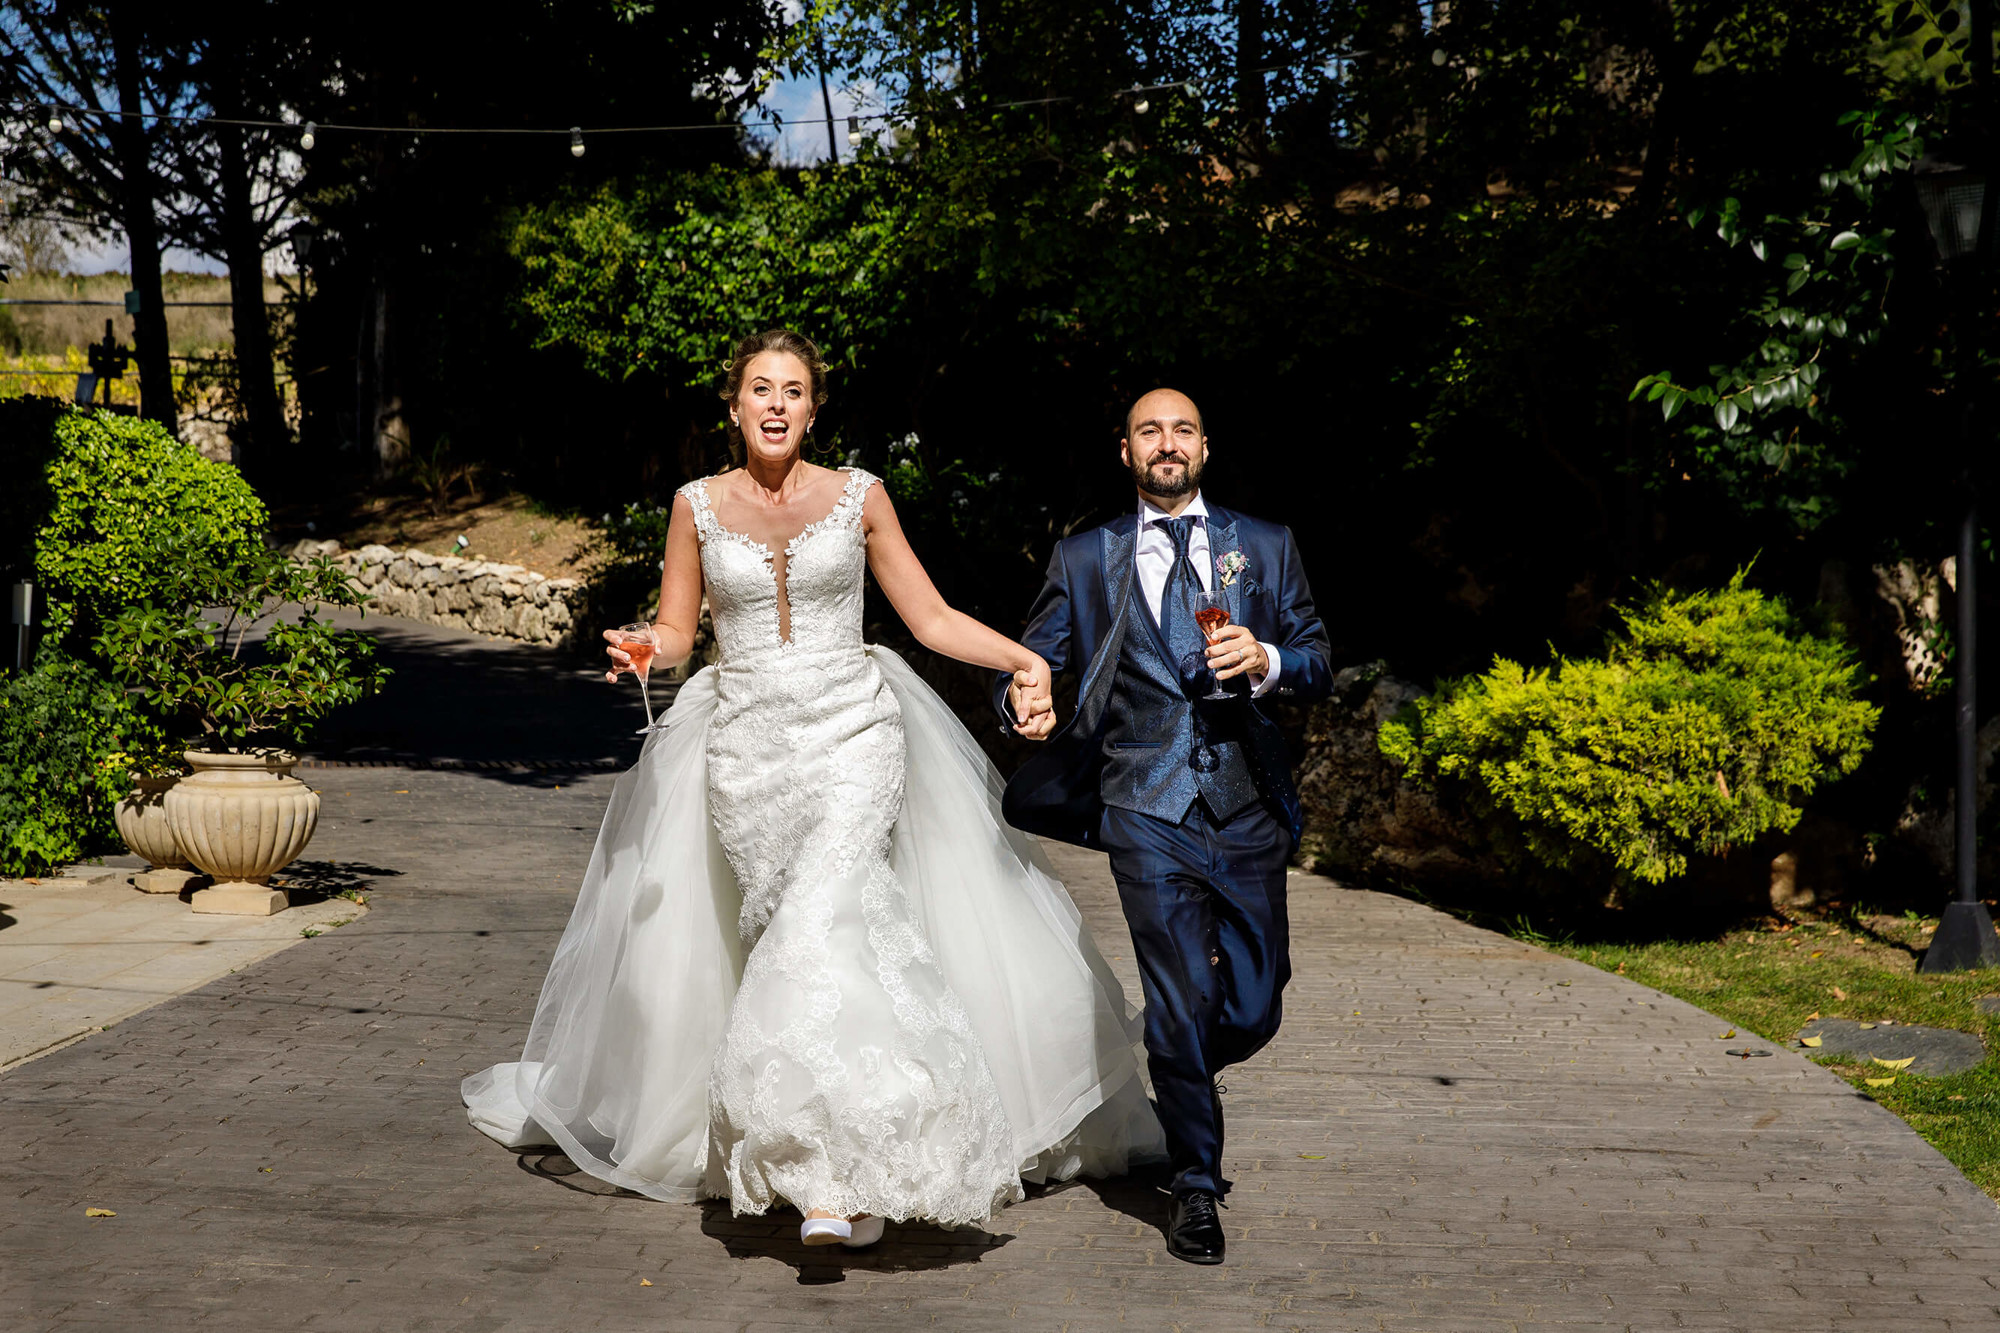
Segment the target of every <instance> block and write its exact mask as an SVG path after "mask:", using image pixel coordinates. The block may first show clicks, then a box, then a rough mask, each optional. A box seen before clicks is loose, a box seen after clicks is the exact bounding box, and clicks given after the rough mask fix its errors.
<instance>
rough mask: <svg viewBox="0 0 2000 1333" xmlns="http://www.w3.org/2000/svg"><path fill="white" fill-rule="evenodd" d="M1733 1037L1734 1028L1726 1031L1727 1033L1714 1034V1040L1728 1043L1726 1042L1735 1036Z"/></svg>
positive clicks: (1734, 1033)
mask: <svg viewBox="0 0 2000 1333" xmlns="http://www.w3.org/2000/svg"><path fill="white" fill-rule="evenodd" d="M1735 1035H1736V1029H1735V1028H1731V1029H1729V1031H1727V1032H1718V1033H1716V1034H1715V1039H1716V1040H1717V1041H1728V1040H1729V1039H1730V1038H1731V1037H1733V1036H1735Z"/></svg>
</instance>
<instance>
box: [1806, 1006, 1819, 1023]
mask: <svg viewBox="0 0 2000 1333" xmlns="http://www.w3.org/2000/svg"><path fill="white" fill-rule="evenodd" d="M1818 1017H1819V1010H1817V1009H1815V1010H1813V1011H1812V1012H1811V1013H1809V1014H1807V1015H1806V1022H1808V1023H1810V1022H1812V1021H1813V1020H1814V1019H1815V1018H1818Z"/></svg>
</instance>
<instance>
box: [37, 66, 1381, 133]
mask: <svg viewBox="0 0 2000 1333" xmlns="http://www.w3.org/2000/svg"><path fill="white" fill-rule="evenodd" d="M1365 54H1367V53H1366V52H1341V53H1339V54H1338V55H1337V56H1333V57H1329V59H1351V58H1353V57H1354V56H1356V55H1365ZM1298 63H1301V62H1294V63H1293V64H1284V65H1267V66H1265V67H1264V68H1262V69H1257V70H1251V71H1249V72H1250V73H1252V74H1271V73H1275V72H1276V71H1279V70H1285V69H1293V68H1296V67H1297V64H1298ZM1200 91H1201V85H1200V83H1199V81H1197V80H1194V79H1174V80H1171V81H1169V82H1165V83H1148V84H1139V85H1135V86H1133V87H1130V88H1120V89H1115V90H1113V91H1112V92H1110V93H1108V94H1106V96H1108V97H1111V98H1117V97H1130V98H1134V99H1136V100H1135V101H1134V103H1133V109H1134V110H1135V111H1138V112H1140V113H1141V114H1144V111H1145V109H1146V99H1145V94H1147V93H1164V92H1181V93H1186V94H1187V95H1189V96H1191V97H1192V96H1198V95H1199V94H1200ZM1086 100H1092V99H1087V98H1084V97H1079V96H1076V95H1074V94H1070V95H1065V96H1056V97H1026V98H1016V99H1012V100H1009V101H1005V102H989V103H986V104H984V105H983V106H967V107H953V108H947V109H943V110H929V111H921V110H920V111H901V112H896V111H863V112H858V113H852V114H849V115H846V116H844V117H843V116H801V117H799V118H797V119H795V120H786V119H784V118H782V117H775V116H774V117H766V118H764V119H761V120H718V121H706V122H700V123H696V124H690V125H608V126H604V127H602V128H596V129H591V128H587V127H583V126H567V127H559V126H553V125H550V126H528V125H488V126H469V125H358V124H345V123H341V122H335V121H305V122H299V121H286V120H251V119H244V118H241V117H234V116H193V115H175V114H173V113H171V112H165V111H110V110H106V109H104V108H102V107H93V106H78V105H71V104H68V103H63V102H18V101H13V102H7V103H4V105H6V106H9V107H11V108H13V109H15V110H20V109H23V108H30V109H33V110H37V111H39V112H40V113H41V115H42V118H43V120H44V121H45V122H46V123H47V124H48V125H49V126H50V129H51V132H52V133H61V132H63V130H65V129H69V128H71V127H69V126H65V125H63V122H62V121H61V119H60V115H61V114H62V113H68V114H69V115H71V116H72V117H75V118H78V119H81V118H83V117H96V118H98V119H100V120H125V119H136V120H140V121H152V122H154V123H156V124H157V123H160V122H163V121H164V122H168V123H172V124H181V125H217V126H225V127H228V128H232V129H252V130H289V131H303V133H304V137H305V139H306V140H307V142H304V143H302V144H301V147H304V148H307V149H311V148H312V147H313V143H312V142H311V140H314V139H316V138H317V136H318V135H320V134H322V133H326V132H328V131H338V132H340V133H343V134H410V135H425V134H491V135H530V136H543V137H547V136H556V137H567V138H568V139H569V141H570V146H571V151H572V152H575V150H576V147H577V146H578V145H579V144H580V142H581V136H583V135H585V134H683V133H700V132H702V131H713V130H729V131H735V130H743V129H778V130H782V129H783V128H785V126H787V125H837V124H838V123H839V122H840V121H841V120H842V119H845V120H846V121H847V124H848V129H849V141H850V142H852V141H853V137H854V135H853V131H854V130H855V129H856V128H858V126H857V122H859V121H864V120H868V121H892V120H914V119H917V118H920V117H925V116H929V117H933V118H935V117H940V116H946V115H951V114H954V113H957V112H965V111H978V110H991V111H1008V110H1015V109H1019V108H1024V107H1040V106H1053V105H1057V104H1059V103H1064V102H1082V101H1086ZM576 155H577V156H579V157H581V156H582V154H581V153H577V154H576Z"/></svg>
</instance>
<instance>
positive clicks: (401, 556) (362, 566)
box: [291, 541, 588, 647]
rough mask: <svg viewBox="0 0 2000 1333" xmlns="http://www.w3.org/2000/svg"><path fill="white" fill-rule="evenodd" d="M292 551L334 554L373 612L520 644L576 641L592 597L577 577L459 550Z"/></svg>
mask: <svg viewBox="0 0 2000 1333" xmlns="http://www.w3.org/2000/svg"><path fill="white" fill-rule="evenodd" d="M291 554H292V556H293V557H294V558H295V559H311V558H313V557H315V556H325V557H326V558H328V559H330V560H332V561H333V562H334V563H335V564H336V565H339V566H340V567H341V568H342V569H343V570H345V571H346V572H347V575H348V578H349V579H350V580H352V581H353V583H354V584H355V586H357V587H359V588H361V589H362V590H363V591H365V592H367V593H368V594H369V595H370V596H371V597H372V598H373V599H374V600H373V602H371V603H370V605H369V608H368V609H369V610H371V611H375V612H379V613H380V614H383V615H391V616H402V617H403V618H404V619H406V620H418V621H422V622H423V623H424V624H426V625H445V626H449V627H451V628H453V629H468V630H471V631H472V632H474V633H475V634H486V635H490V636H492V637H494V638H498V639H513V640H516V641H517V642H520V643H534V644H544V645H549V646H554V647H566V646H568V645H569V644H570V642H571V641H572V639H573V637H574V635H575V632H576V626H577V621H578V619H579V617H580V615H581V614H582V612H583V607H584V602H585V600H586V598H587V595H588V594H587V590H586V588H585V586H584V584H583V583H582V582H581V581H580V580H577V579H552V578H549V577H547V576H546V575H542V574H537V573H535V572H534V571H532V570H527V569H523V568H521V566H519V565H503V564H499V563H496V562H494V561H491V560H466V559H462V558H461V557H459V556H455V555H442V556H440V555H431V554H429V553H427V552H424V551H396V550H392V549H390V548H389V547H387V546H364V547H362V548H361V549H360V550H358V551H344V550H342V549H341V548H340V543H338V542H331V541H325V542H314V541H303V542H299V543H297V544H296V545H295V546H293V547H292V549H291Z"/></svg>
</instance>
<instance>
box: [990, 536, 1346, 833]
mask: <svg viewBox="0 0 2000 1333" xmlns="http://www.w3.org/2000/svg"><path fill="white" fill-rule="evenodd" d="M1207 523H1208V532H1209V547H1210V550H1211V551H1213V552H1214V554H1215V556H1216V557H1217V558H1218V559H1219V558H1220V557H1221V556H1223V555H1224V554H1227V553H1228V552H1230V551H1241V552H1242V553H1243V556H1244V558H1245V559H1246V560H1248V562H1249V564H1248V566H1247V567H1246V568H1245V569H1244V571H1243V573H1242V574H1240V575H1238V576H1237V578H1236V580H1235V581H1234V582H1233V583H1232V584H1231V585H1230V586H1229V587H1228V588H1225V589H1224V590H1223V595H1224V596H1225V597H1226V598H1228V600H1229V618H1230V621H1231V622H1232V623H1234V624H1238V625H1245V626H1248V627H1249V629H1250V632H1251V633H1252V634H1254V635H1256V636H1257V638H1258V640H1259V641H1260V642H1263V643H1268V644H1272V645H1275V646H1276V647H1277V649H1278V661H1279V667H1280V670H1279V673H1278V685H1277V688H1276V689H1274V690H1272V691H1271V692H1270V694H1268V695H1266V696H1265V698H1266V699H1282V700H1285V701H1286V702H1291V703H1312V702H1314V701H1315V700H1318V699H1323V698H1325V697H1326V696H1327V694H1328V693H1329V692H1330V691H1331V690H1332V688H1333V665H1332V661H1331V656H1330V649H1329V647H1328V644H1327V637H1326V627H1325V626H1324V625H1322V624H1321V623H1320V618H1319V613H1318V612H1317V611H1316V610H1314V608H1313V598H1312V588H1311V587H1310V586H1309V585H1308V584H1307V582H1306V571H1305V566H1304V564H1303V563H1301V562H1300V560H1299V548H1298V544H1297V543H1296V542H1294V541H1293V540H1292V532H1291V529H1290V528H1287V527H1284V526H1282V525H1280V524H1276V523H1267V522H1265V521H1264V520H1263V519H1259V518H1251V517H1250V516H1249V515H1247V514H1239V513H1236V512H1234V511H1232V510H1228V509H1224V508H1222V507H1221V506H1219V505H1213V504H1211V505H1209V506H1208V519H1207ZM1138 531H1139V516H1138V514H1136V513H1127V514H1123V515H1120V516H1119V517H1117V518H1115V519H1113V520H1111V522H1109V523H1106V524H1105V525H1104V526H1103V527H1101V528H1096V529H1094V530H1092V531H1090V532H1082V533H1077V534H1076V535H1074V536H1071V537H1065V538H1064V539H1063V540H1062V541H1061V542H1059V543H1057V545H1056V552H1055V555H1054V557H1053V558H1052V559H1050V561H1049V573H1048V579H1047V581H1046V582H1045V583H1044V584H1043V585H1042V591H1041V595H1040V596H1039V597H1037V598H1036V599H1035V607H1034V610H1033V612H1032V613H1030V615H1029V617H1028V629H1027V633H1026V634H1024V635H1023V636H1022V642H1023V643H1025V644H1026V645H1027V646H1028V647H1029V648H1031V649H1033V650H1034V651H1035V652H1037V653H1039V654H1041V655H1042V657H1043V658H1044V659H1046V660H1047V662H1048V664H1049V666H1050V668H1051V669H1052V670H1054V671H1056V672H1057V673H1061V672H1064V671H1070V670H1075V669H1078V668H1079V667H1080V668H1081V669H1082V672H1083V680H1082V684H1081V685H1080V686H1079V687H1078V690H1077V703H1076V712H1075V713H1074V714H1073V715H1072V716H1071V717H1070V718H1069V720H1068V721H1067V722H1066V723H1064V724H1063V725H1062V727H1061V728H1060V729H1059V730H1058V731H1057V732H1056V734H1055V735H1053V736H1051V737H1050V738H1049V739H1048V740H1047V741H1046V742H1044V743H1043V747H1042V748H1041V749H1040V750H1039V751H1038V752H1037V753H1036V754H1035V755H1034V756H1033V757H1031V758H1030V759H1029V760H1028V762H1027V763H1026V764H1023V765H1022V766H1021V771H1020V772H1018V773H1016V774H1015V775H1014V777H1013V780H1012V781H1010V782H1008V784H1007V794H1006V797H1005V799H1004V801H1003V803H1002V807H1001V808H1002V810H1003V812H1004V813H1005V815H1006V817H1007V822H1008V823H1010V824H1012V825H1014V827H1016V828H1018V829H1022V830H1024V831H1026V832H1029V833H1035V834H1040V835H1041V836H1043V837H1048V838H1054V839H1056V840H1057V841H1058V842H1073V843H1078V844H1080V845H1082V846H1085V847H1091V846H1094V845H1095V844H1096V842H1097V836H1098V820H1099V817H1100V816H1101V815H1102V814H1103V812H1104V801H1103V798H1102V795H1101V794H1100V791H1099V778H1100V773H1101V770H1102V769H1103V767H1104V717H1105V708H1104V703H1105V700H1106V699H1107V698H1108V697H1109V695H1110V691H1111V686H1112V682H1113V681H1114V680H1115V679H1116V677H1117V674H1118V673H1117V670H1116V667H1117V664H1118V653H1119V651H1120V649H1121V648H1122V647H1123V645H1124V629H1125V625H1126V623H1127V622H1126V606H1127V603H1128V602H1129V600H1130V599H1131V598H1133V597H1137V596H1140V595H1141V594H1140V592H1139V586H1138V581H1137V579H1136V578H1135V577H1134V576H1133V561H1132V554H1133V550H1134V548H1135V546H1136V545H1137V539H1138ZM1012 680H1013V676H1012V675H1010V674H1008V673H1005V672H1002V673H1001V674H1000V675H999V676H998V678H997V679H996V680H995V682H994V686H993V703H994V707H995V709H996V710H998V712H999V714H1000V716H1001V718H1002V720H1003V721H1007V722H1010V723H1011V721H1012V718H1011V716H1010V714H1009V713H1008V710H1007V686H1008V684H1009V683H1011V682H1012ZM1262 704H1263V701H1262V700H1248V699H1244V700H1239V701H1236V702H1233V703H1228V704H1224V705H1222V706H1223V707H1226V708H1232V709H1234V708H1242V709H1247V710H1249V717H1248V719H1247V720H1248V726H1247V727H1246V734H1247V736H1248V739H1249V742H1250V744H1249V749H1250V757H1251V767H1252V770H1253V772H1254V773H1255V775H1256V778H1257V783H1258V787H1259V788H1260V789H1261V790H1262V791H1263V793H1264V795H1265V796H1266V797H1267V798H1269V799H1271V800H1273V801H1276V802H1277V803H1278V805H1279V806H1280V807H1282V809H1283V810H1284V812H1285V817H1286V820H1287V822H1288V823H1289V824H1290V825H1291V830H1292V838H1293V841H1294V842H1296V841H1297V839H1298V836H1299V832H1300V827H1299V799H1298V792H1297V789H1296V788H1295V787H1294V786H1293V785H1292V774H1291V764H1290V761H1289V758H1288V756H1287V755H1286V753H1285V744H1284V738H1283V737H1282V736H1281V735H1280V734H1279V732H1278V728H1277V726H1276V724H1275V723H1273V722H1272V721H1271V720H1270V719H1269V718H1267V717H1265V716H1264V713H1263V708H1262Z"/></svg>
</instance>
